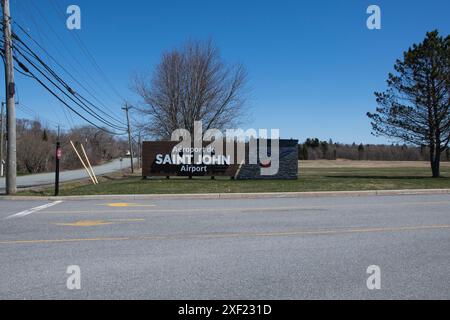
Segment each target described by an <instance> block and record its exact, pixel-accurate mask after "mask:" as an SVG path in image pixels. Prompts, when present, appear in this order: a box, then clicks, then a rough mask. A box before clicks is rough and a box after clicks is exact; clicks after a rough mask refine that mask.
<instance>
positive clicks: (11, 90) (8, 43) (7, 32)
mask: <svg viewBox="0 0 450 320" xmlns="http://www.w3.org/2000/svg"><path fill="white" fill-rule="evenodd" d="M2 5H3V36H4V42H5V88H6V116H7V118H8V121H7V126H8V143H7V152H8V155H7V157H8V158H7V167H6V169H7V173H6V193H7V194H9V195H11V194H15V193H16V192H17V185H16V177H17V172H16V171H17V147H16V110H15V100H14V96H15V83H14V62H13V55H12V39H11V13H10V10H9V0H2Z"/></svg>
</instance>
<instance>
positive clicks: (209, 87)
mask: <svg viewBox="0 0 450 320" xmlns="http://www.w3.org/2000/svg"><path fill="white" fill-rule="evenodd" d="M246 78H247V76H246V71H245V69H244V67H243V66H242V65H235V66H227V65H226V64H225V63H224V62H223V61H222V59H221V57H220V54H219V50H218V49H217V47H216V46H214V45H213V44H212V42H206V43H204V42H188V43H186V44H185V45H184V46H183V47H182V48H181V49H175V50H172V51H170V52H167V53H165V54H163V56H162V60H161V62H160V64H159V65H158V66H157V67H156V70H155V72H154V73H153V74H150V75H149V74H148V73H145V72H143V73H139V74H135V75H134V76H133V82H132V89H133V90H134V91H135V92H136V93H137V94H138V95H139V96H140V97H141V98H142V106H141V108H140V111H141V113H142V115H143V116H144V119H145V122H144V123H142V125H143V127H144V128H145V129H146V131H147V133H148V134H149V135H151V136H152V137H154V138H157V139H170V137H171V135H172V132H173V131H174V130H176V129H187V130H189V131H190V132H191V133H192V132H193V131H194V122H195V121H202V122H203V126H204V127H203V129H204V131H206V130H207V129H212V128H214V129H219V130H222V129H225V128H232V127H233V126H236V125H238V123H239V121H240V120H242V119H243V115H244V114H245V110H244V103H245V87H246Z"/></svg>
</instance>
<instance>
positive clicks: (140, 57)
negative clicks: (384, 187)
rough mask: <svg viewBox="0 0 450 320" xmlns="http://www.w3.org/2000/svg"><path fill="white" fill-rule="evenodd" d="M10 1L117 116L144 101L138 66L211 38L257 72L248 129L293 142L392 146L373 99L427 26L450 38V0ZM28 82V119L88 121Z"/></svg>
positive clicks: (229, 57) (23, 112)
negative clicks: (375, 21)
mask: <svg viewBox="0 0 450 320" xmlns="http://www.w3.org/2000/svg"><path fill="white" fill-rule="evenodd" d="M11 1H12V16H13V18H14V19H15V20H16V21H17V22H18V23H19V24H20V25H22V26H24V27H26V28H27V30H28V31H29V32H30V34H31V35H33V36H34V38H35V39H36V40H37V41H38V42H40V43H41V44H42V45H43V46H44V47H45V48H46V49H47V51H48V52H49V53H50V54H51V55H52V56H53V57H54V58H56V60H57V61H58V62H59V63H60V64H62V65H63V66H64V67H65V68H66V69H68V70H69V71H70V72H71V73H72V74H73V75H74V76H75V77H76V78H77V79H78V80H79V81H80V82H82V83H83V84H86V86H89V88H90V90H91V91H92V92H95V93H94V94H95V96H96V98H98V99H99V100H101V101H102V102H104V103H105V104H107V105H108V106H109V107H110V109H112V110H113V113H114V114H116V115H117V116H122V117H123V114H122V110H121V109H120V108H121V103H122V101H121V99H122V98H125V99H128V100H129V101H131V102H136V101H138V97H136V96H135V95H134V94H133V93H132V92H131V91H130V90H129V84H130V75H131V73H132V72H133V71H135V70H142V69H147V70H150V71H151V70H152V69H153V68H154V66H155V65H156V64H157V63H158V61H159V59H160V57H161V54H162V52H164V51H166V50H169V49H171V48H174V47H178V46H180V45H181V44H182V43H183V42H185V41H186V40H189V39H199V40H208V39H212V40H213V41H214V42H215V43H216V44H217V46H218V47H219V48H220V49H221V54H222V56H223V58H224V59H225V60H226V61H227V62H229V63H236V62H239V63H243V64H244V65H245V66H246V68H247V70H248V73H249V87H250V89H251V94H250V100H249V107H251V121H250V122H249V123H248V124H247V127H253V128H268V129H270V128H279V129H280V130H281V135H282V137H285V138H291V137H292V138H298V139H300V140H304V139H305V138H307V137H319V138H321V139H326V140H328V139H329V138H332V139H333V140H334V141H340V142H348V143H352V142H357V143H359V142H364V143H384V142H386V140H385V139H384V138H376V137H373V136H372V135H371V133H370V131H371V130H370V123H369V121H368V119H367V117H366V112H367V111H372V110H374V109H375V107H376V103H375V99H374V95H373V92H374V91H379V90H383V89H384V88H385V80H386V78H387V74H388V73H389V72H390V71H392V67H393V64H394V62H395V60H396V59H397V58H400V57H401V55H402V52H403V51H405V50H406V49H407V48H408V47H409V46H410V45H411V44H412V43H417V42H420V41H422V40H423V38H424V37H425V33H426V32H427V31H430V30H433V29H438V30H439V31H440V32H441V34H444V35H448V34H449V33H450V18H449V16H450V15H449V12H450V1H449V0H427V1H425V0H424V1H417V0H416V1H413V0H395V1H392V0H389V1H384V0H383V1H381V0H371V1H366V0H339V1H338V0H334V1H331V0H330V1H320V0H318V1H300V0H293V1H283V0H279V1H275V0H271V1H262V0H240V1H237V0H177V1H173V0H165V1H154V0H128V1H107V0H70V1H67V0H11ZM69 4H77V5H79V6H80V7H81V10H82V16H81V18H82V29H81V30H80V31H69V30H67V28H66V26H65V19H66V17H67V16H68V15H66V13H65V9H66V8H67V6H68V5H69ZM371 4H376V5H379V6H380V7H381V13H382V29H381V30H368V29H367V27H366V20H367V18H368V14H366V9H367V7H368V6H369V5H371ZM74 33H76V34H77V35H74ZM77 37H79V38H80V39H82V42H83V43H84V44H85V45H86V47H87V48H88V51H89V52H90V53H91V54H92V55H93V56H94V57H95V60H96V61H97V62H98V64H99V65H100V67H101V69H102V70H103V72H104V73H105V74H106V77H107V78H108V79H109V81H110V82H111V83H112V85H108V84H107V83H106V81H104V77H103V76H102V75H101V73H100V72H98V71H97V69H96V68H95V67H94V64H93V63H91V61H90V58H89V57H88V55H86V54H85V53H84V52H83V49H82V48H81V47H80V45H79V43H78V41H77ZM33 48H36V47H33ZM36 50H38V49H37V48H36ZM39 52H41V53H42V51H39ZM42 57H43V58H44V59H45V60H46V61H50V62H51V60H49V59H48V57H47V56H46V55H45V54H44V53H42ZM50 65H51V66H54V67H55V69H58V67H57V65H55V64H54V63H51V64H50ZM58 70H59V69H58ZM61 75H62V76H63V77H64V79H67V80H68V82H69V83H73V81H71V79H70V78H68V76H67V75H66V74H65V73H61ZM17 85H18V92H19V100H20V101H19V102H20V103H22V104H23V106H19V108H18V109H19V111H18V115H19V116H21V117H28V118H29V117H33V116H36V115H37V116H38V117H39V118H40V119H41V120H43V121H44V122H47V124H49V125H52V126H54V125H55V123H61V124H63V125H64V126H65V128H66V129H67V128H70V127H71V126H73V125H75V124H79V123H82V121H80V120H79V119H77V117H76V116H75V115H70V114H69V113H68V112H66V111H63V107H62V106H61V104H59V103H58V102H57V101H56V100H55V99H54V98H53V97H51V96H50V95H49V94H47V93H46V92H45V91H44V90H43V89H42V88H41V87H40V86H39V85H38V84H36V83H35V82H34V81H33V80H30V79H26V78H24V77H23V76H17ZM74 87H76V85H74ZM113 87H114V88H115V89H113ZM2 90H4V89H2ZM115 90H116V91H118V93H116V92H115ZM2 92H3V91H2ZM2 96H4V95H3V94H2ZM134 117H135V118H137V117H136V116H134Z"/></svg>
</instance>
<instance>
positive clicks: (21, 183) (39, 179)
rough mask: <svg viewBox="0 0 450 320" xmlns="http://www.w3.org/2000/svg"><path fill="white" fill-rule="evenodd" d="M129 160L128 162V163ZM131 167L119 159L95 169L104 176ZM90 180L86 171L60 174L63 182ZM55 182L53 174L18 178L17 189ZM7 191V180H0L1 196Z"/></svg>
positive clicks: (124, 160) (128, 163)
mask: <svg viewBox="0 0 450 320" xmlns="http://www.w3.org/2000/svg"><path fill="white" fill-rule="evenodd" d="M127 160H128V161H127ZM127 167H130V160H129V159H125V158H124V159H123V162H121V161H120V160H119V159H117V160H114V161H111V162H108V163H106V164H104V165H101V166H96V167H94V172H95V174H97V175H103V174H107V173H111V172H115V171H118V170H120V169H122V168H127ZM86 178H89V176H88V174H87V173H86V170H84V169H80V170H71V171H62V172H61V174H60V180H61V182H67V181H74V180H80V179H86ZM54 182H55V174H54V173H53V172H51V173H41V174H33V175H26V176H19V177H17V187H18V188H28V187H35V186H42V185H48V184H52V183H54ZM4 190H5V178H0V194H1V193H4Z"/></svg>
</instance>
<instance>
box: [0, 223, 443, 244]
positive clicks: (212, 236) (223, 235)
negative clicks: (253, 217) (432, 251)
mask: <svg viewBox="0 0 450 320" xmlns="http://www.w3.org/2000/svg"><path fill="white" fill-rule="evenodd" d="M443 229H450V225H431V226H411V227H384V228H357V229H356V228H355V229H334V230H299V231H287V232H257V233H252V232H243V233H221V234H179V235H160V236H136V237H111V238H85V239H59V240H10V241H0V245H8V244H51V243H66V242H67V243H69V242H84V241H126V240H135V241H136V240H171V239H172V240H174V239H215V238H243V237H286V236H302V235H328V234H350V233H376V232H396V231H419V230H443Z"/></svg>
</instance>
